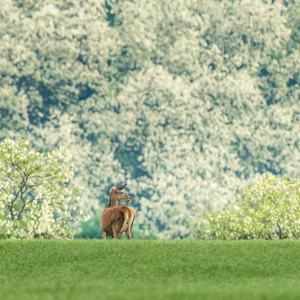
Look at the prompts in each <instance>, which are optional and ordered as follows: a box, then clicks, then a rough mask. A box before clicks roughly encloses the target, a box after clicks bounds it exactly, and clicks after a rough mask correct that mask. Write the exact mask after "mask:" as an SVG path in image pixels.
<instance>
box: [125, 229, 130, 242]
mask: <svg viewBox="0 0 300 300" xmlns="http://www.w3.org/2000/svg"><path fill="white" fill-rule="evenodd" d="M126 236H127V239H128V240H130V239H131V232H130V230H127V231H126Z"/></svg>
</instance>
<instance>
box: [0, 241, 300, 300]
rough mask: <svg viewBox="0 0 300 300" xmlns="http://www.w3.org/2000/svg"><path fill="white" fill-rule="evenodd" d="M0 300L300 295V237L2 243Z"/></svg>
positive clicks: (229, 299)
mask: <svg viewBox="0 0 300 300" xmlns="http://www.w3.org/2000/svg"><path fill="white" fill-rule="evenodd" d="M0 299H1V300H2V299H3V300H10V299H26V300H27V299H28V300H29V299H30V300H32V299H39V300H40V299H43V300H44V299H49V300H50V299H53V300H54V299H55V300H58V299H84V300H90V299H113V300H117V299H164V300H166V299H181V300H182V299H228V300H234V299H239V300H244V299H272V300H274V299H280V300H283V299H300V241H295V240H293V241H234V242H221V241H188V240H185V241H139V240H130V241H127V240H121V241H115V240H109V241H99V240H70V241H49V240H45V241H41V240H34V241H0Z"/></svg>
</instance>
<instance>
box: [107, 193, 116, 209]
mask: <svg viewBox="0 0 300 300" xmlns="http://www.w3.org/2000/svg"><path fill="white" fill-rule="evenodd" d="M117 205H118V199H117V198H116V196H115V195H113V194H110V200H109V204H108V207H116V206H117Z"/></svg>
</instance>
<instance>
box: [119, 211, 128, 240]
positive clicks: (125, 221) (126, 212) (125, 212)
mask: <svg viewBox="0 0 300 300" xmlns="http://www.w3.org/2000/svg"><path fill="white" fill-rule="evenodd" d="M122 213H123V215H124V223H123V226H122V229H121V231H120V234H122V232H123V229H124V228H125V225H126V223H127V222H128V219H129V216H128V211H127V210H125V211H122Z"/></svg>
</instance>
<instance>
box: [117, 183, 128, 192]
mask: <svg viewBox="0 0 300 300" xmlns="http://www.w3.org/2000/svg"><path fill="white" fill-rule="evenodd" d="M126 185H127V183H125V184H123V185H121V186H119V187H117V190H119V191H121V190H123V189H124V187H125V186H126Z"/></svg>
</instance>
